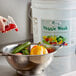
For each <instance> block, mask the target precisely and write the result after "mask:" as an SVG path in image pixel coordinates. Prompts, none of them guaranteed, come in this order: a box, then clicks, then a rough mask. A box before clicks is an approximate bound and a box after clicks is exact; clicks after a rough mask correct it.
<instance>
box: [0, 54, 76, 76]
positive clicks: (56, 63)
mask: <svg viewBox="0 0 76 76" xmlns="http://www.w3.org/2000/svg"><path fill="white" fill-rule="evenodd" d="M75 70H76V56H75V55H74V56H65V57H54V59H53V61H52V63H51V64H50V65H49V66H48V68H47V69H46V70H45V72H44V73H42V74H41V75H37V76H62V75H64V74H66V73H69V72H73V71H75ZM0 76H18V75H17V74H16V71H15V70H14V69H13V68H12V67H11V66H10V65H9V64H8V62H7V61H6V59H5V57H0ZM35 76H36V75H35ZM75 76H76V75H75Z"/></svg>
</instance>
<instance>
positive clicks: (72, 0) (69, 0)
mask: <svg viewBox="0 0 76 76" xmlns="http://www.w3.org/2000/svg"><path fill="white" fill-rule="evenodd" d="M32 1H60V2H61V1H62V2H64V1H65V2H66V1H68V2H74V1H76V0H32Z"/></svg>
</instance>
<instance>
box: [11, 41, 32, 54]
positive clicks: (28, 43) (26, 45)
mask: <svg viewBox="0 0 76 76" xmlns="http://www.w3.org/2000/svg"><path fill="white" fill-rule="evenodd" d="M30 45H31V42H26V43H24V44H21V45H20V46H18V47H16V48H15V49H13V50H12V54H16V53H19V52H20V51H21V50H23V49H25V48H27V47H28V46H30Z"/></svg>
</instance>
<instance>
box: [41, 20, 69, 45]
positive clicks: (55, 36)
mask: <svg viewBox="0 0 76 76" xmlns="http://www.w3.org/2000/svg"><path fill="white" fill-rule="evenodd" d="M41 37H42V38H41V40H42V42H43V43H44V44H48V45H50V44H51V45H66V46H67V45H68V44H69V43H70V21H69V20H41Z"/></svg>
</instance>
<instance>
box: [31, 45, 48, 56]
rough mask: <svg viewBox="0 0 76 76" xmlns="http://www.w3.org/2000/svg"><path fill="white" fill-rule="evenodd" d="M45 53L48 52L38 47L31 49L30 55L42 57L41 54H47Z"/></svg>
mask: <svg viewBox="0 0 76 76" xmlns="http://www.w3.org/2000/svg"><path fill="white" fill-rule="evenodd" d="M47 53H48V51H47V49H46V48H45V47H43V46H39V45H38V46H36V47H33V48H32V49H31V52H30V55H43V54H47Z"/></svg>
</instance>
